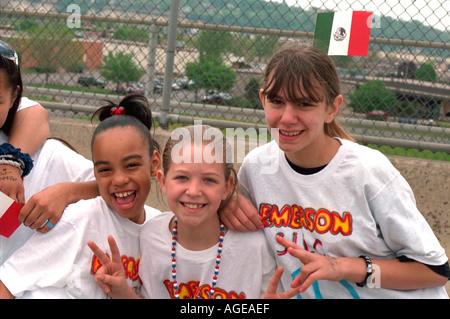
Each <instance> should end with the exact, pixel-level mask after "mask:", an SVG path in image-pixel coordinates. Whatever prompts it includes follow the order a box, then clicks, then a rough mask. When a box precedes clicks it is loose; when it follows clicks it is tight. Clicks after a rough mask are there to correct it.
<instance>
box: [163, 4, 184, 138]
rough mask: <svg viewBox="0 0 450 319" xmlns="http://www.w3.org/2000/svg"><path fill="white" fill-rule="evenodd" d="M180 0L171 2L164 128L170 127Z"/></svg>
mask: <svg viewBox="0 0 450 319" xmlns="http://www.w3.org/2000/svg"><path fill="white" fill-rule="evenodd" d="M179 4H180V1H179V0H172V1H171V2H170V16H169V32H168V36H167V51H166V68H165V72H164V86H163V98H162V108H161V111H162V114H161V115H162V116H161V119H160V122H159V125H160V127H161V128H163V129H168V127H169V123H168V114H169V111H170V93H171V90H172V78H173V61H174V57H175V40H176V35H177V21H178V9H179Z"/></svg>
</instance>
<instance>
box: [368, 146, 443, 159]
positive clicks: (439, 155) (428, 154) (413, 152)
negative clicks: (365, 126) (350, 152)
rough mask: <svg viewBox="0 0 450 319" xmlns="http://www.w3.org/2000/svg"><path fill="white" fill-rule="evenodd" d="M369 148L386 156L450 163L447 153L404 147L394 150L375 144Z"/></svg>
mask: <svg viewBox="0 0 450 319" xmlns="http://www.w3.org/2000/svg"><path fill="white" fill-rule="evenodd" d="M367 146H368V147H370V148H373V149H375V150H379V151H380V152H381V153H383V154H386V155H396V156H404V157H415V158H423V159H429V160H437V161H446V162H450V154H449V153H446V152H432V151H430V150H418V149H417V148H402V147H394V148H392V147H391V146H387V145H381V146H380V145H375V144H368V145H367Z"/></svg>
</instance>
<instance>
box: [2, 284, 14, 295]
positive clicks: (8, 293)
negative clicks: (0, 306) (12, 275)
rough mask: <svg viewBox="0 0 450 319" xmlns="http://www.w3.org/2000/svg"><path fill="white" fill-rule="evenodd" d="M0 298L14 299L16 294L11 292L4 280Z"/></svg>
mask: <svg viewBox="0 0 450 319" xmlns="http://www.w3.org/2000/svg"><path fill="white" fill-rule="evenodd" d="M0 299H14V296H13V295H12V294H11V292H9V290H8V288H6V286H5V285H4V284H3V282H2V281H0Z"/></svg>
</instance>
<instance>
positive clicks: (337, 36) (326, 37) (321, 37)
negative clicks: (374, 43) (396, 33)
mask: <svg viewBox="0 0 450 319" xmlns="http://www.w3.org/2000/svg"><path fill="white" fill-rule="evenodd" d="M371 23H372V12H370V11H343V12H324V13H318V14H317V18H316V29H315V31H314V42H313V45H314V46H315V47H317V48H319V49H322V50H323V51H325V52H326V53H327V54H328V55H353V56H366V55H367V52H368V50H369V37H370V26H371Z"/></svg>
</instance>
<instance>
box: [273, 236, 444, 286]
mask: <svg viewBox="0 0 450 319" xmlns="http://www.w3.org/2000/svg"><path fill="white" fill-rule="evenodd" d="M276 240H277V242H278V243H279V244H281V245H283V246H284V247H286V248H287V249H288V252H289V253H290V254H291V255H292V256H294V257H296V258H298V259H299V260H300V262H302V263H303V264H304V266H303V267H302V269H301V271H300V274H299V275H298V276H297V277H296V278H295V279H294V281H293V282H292V287H298V289H299V292H300V293H302V292H304V291H305V290H306V289H308V287H309V286H311V285H312V283H313V282H315V281H317V280H322V279H325V280H331V281H339V280H343V279H345V280H348V281H353V282H362V281H364V279H365V278H366V263H365V261H364V260H363V259H362V258H351V257H329V256H322V255H318V254H314V253H311V252H308V251H306V250H304V249H302V248H301V247H299V246H297V245H296V244H294V243H293V242H290V241H288V240H286V239H284V238H283V237H281V236H277V237H276ZM372 263H373V264H374V265H376V266H377V267H376V268H375V269H377V268H378V269H379V271H380V278H381V280H380V283H378V284H380V287H381V288H388V289H397V290H409V289H420V288H430V287H437V286H443V285H445V283H446V282H447V280H448V278H446V277H444V276H441V275H439V274H437V273H435V272H434V271H432V270H431V269H429V268H428V267H427V266H426V265H424V264H422V263H419V262H400V261H399V260H398V259H395V258H394V259H373V260H372ZM375 271H376V270H375Z"/></svg>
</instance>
